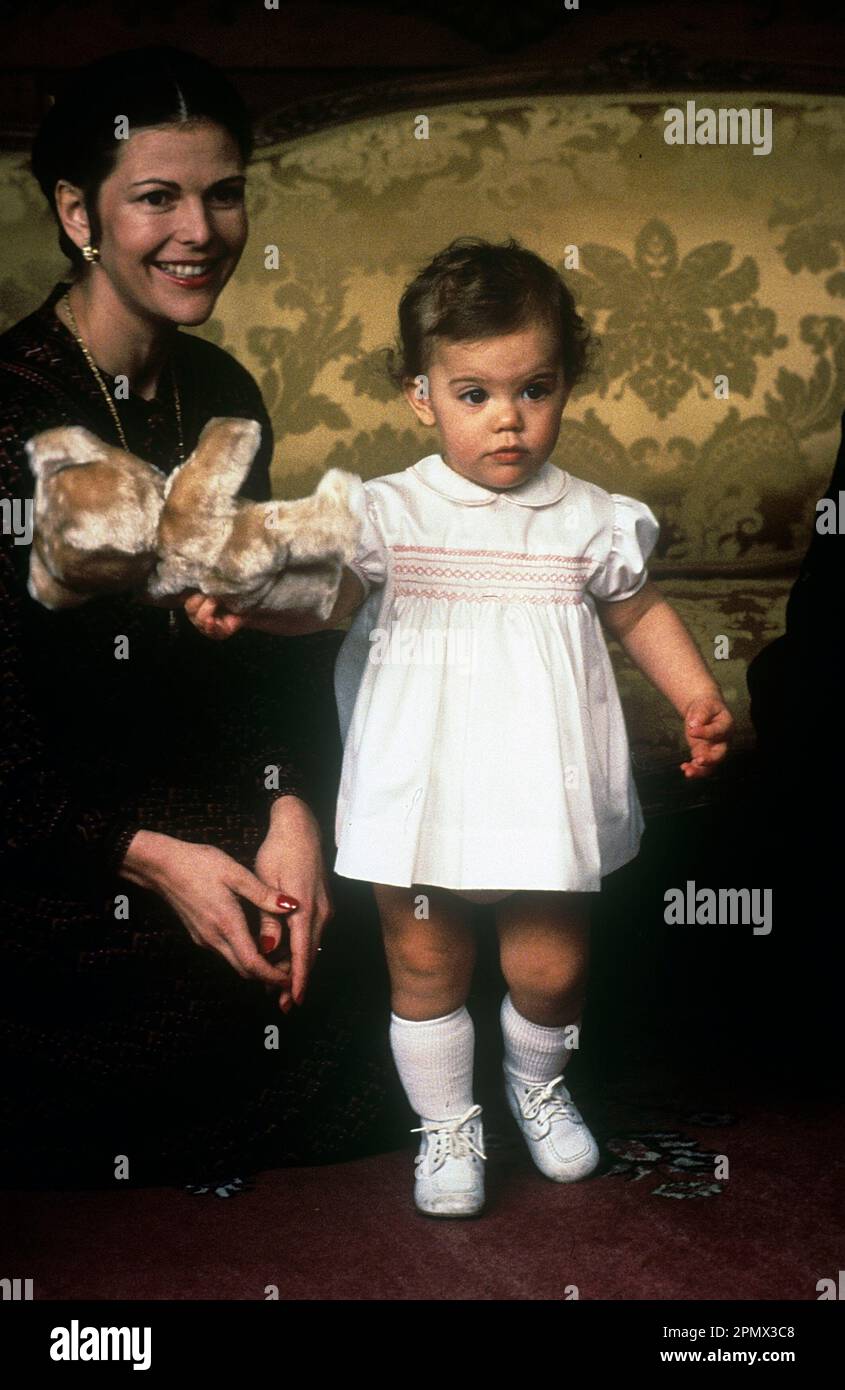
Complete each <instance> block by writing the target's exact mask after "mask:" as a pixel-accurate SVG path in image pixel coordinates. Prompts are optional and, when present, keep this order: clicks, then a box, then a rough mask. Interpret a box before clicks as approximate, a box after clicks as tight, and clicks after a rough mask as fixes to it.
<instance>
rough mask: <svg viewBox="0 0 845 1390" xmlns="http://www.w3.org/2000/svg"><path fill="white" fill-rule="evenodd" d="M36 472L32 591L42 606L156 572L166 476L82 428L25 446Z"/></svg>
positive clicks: (80, 599) (62, 604)
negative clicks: (159, 527)
mask: <svg viewBox="0 0 845 1390" xmlns="http://www.w3.org/2000/svg"><path fill="white" fill-rule="evenodd" d="M26 452H27V455H28V457H29V466H30V468H31V469H32V472H33V473H34V475H35V495H34V499H33V503H34V505H33V535H32V549H31V551H30V557H29V584H28V588H29V592H30V594H31V595H32V597H33V598H34V599H37V600H38V602H39V603H42V604H44V606H45V608H75V607H77V606H78V605H79V604H81V603H86V602H87V601H88V599H90V598H93V597H94V596H95V595H96V594H108V593H116V592H118V591H120V590H121V589H127V588H135V587H138V586H140V585H143V583H144V581H145V580H146V579H147V577H148V576H149V575H150V574H152V572H153V570H154V569H155V566H156V562H157V558H158V552H157V536H158V523H159V518H160V515H161V509H162V505H163V503H164V491H165V486H166V483H167V477H166V475H165V474H164V473H162V472H160V470H159V469H158V468H154V467H153V465H152V464H149V463H145V462H144V460H143V459H139V458H136V457H135V455H134V454H129V453H125V452H124V450H122V449H113V448H112V447H111V446H110V445H108V444H104V443H103V442H102V440H101V439H98V438H97V436H96V435H95V434H92V433H91V431H90V430H86V429H83V428H82V426H59V427H58V428H57V429H52V430H43V431H42V432H41V434H37V435H35V436H34V438H32V439H30V440H29V441H28V443H27V445H26Z"/></svg>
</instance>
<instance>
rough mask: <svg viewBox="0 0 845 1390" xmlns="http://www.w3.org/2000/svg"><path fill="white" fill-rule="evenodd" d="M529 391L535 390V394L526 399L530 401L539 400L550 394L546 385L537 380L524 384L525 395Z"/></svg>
mask: <svg viewBox="0 0 845 1390" xmlns="http://www.w3.org/2000/svg"><path fill="white" fill-rule="evenodd" d="M529 391H533V392H536V394H535V395H529V396H528V399H529V400H530V401H541V400H542V399H543V397H544V396H548V395H549V394H550V393H549V388H548V386H543V385H542V383H541V382H539V381H535V382H532V384H531V385H530V386H526V388H525V392H526V395H527V394H528V392H529Z"/></svg>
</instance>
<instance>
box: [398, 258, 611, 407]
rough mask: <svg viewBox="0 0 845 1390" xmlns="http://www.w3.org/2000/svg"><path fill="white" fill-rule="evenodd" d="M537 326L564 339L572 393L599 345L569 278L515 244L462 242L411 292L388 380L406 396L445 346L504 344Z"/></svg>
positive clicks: (402, 306) (425, 271)
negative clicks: (441, 343) (440, 342)
mask: <svg viewBox="0 0 845 1390" xmlns="http://www.w3.org/2000/svg"><path fill="white" fill-rule="evenodd" d="M534 321H540V322H543V323H546V324H548V325H549V327H550V328H552V330H553V331H554V332H555V334H556V335H557V339H558V343H559V345H560V360H561V365H562V368H563V375H564V380H565V381H566V384H567V386H569V388H570V389H571V388H572V387H573V386H575V385H577V383H578V382H579V381H582V380H583V379H584V377H586V376H587V375H588V373H589V371H590V369H591V366H592V356H593V353H594V352H595V350H596V349H597V347H598V344H597V342H596V339H595V338H594V337H593V335H592V333H591V332H590V329H589V328H588V326H587V324H586V323H585V322H584V320H583V319H582V318H581V317H580V315H579V314H578V313H577V312H576V308H575V300H574V298H573V296H572V293H571V291H570V290H569V289H568V288H567V286H566V284H565V283H564V281H563V279H562V278H561V276H560V275H559V274H558V272H557V271H556V270H555V269H554V267H553V266H550V265H549V264H548V263H547V262H546V261H544V260H543V259H542V258H541V257H540V256H538V255H536V254H535V253H534V252H533V251H527V250H526V249H525V248H524V247H523V246H520V244H519V242H518V241H516V240H514V238H513V237H511V238H509V240H508V241H506V242H502V243H501V244H497V243H495V242H490V241H485V240H484V239H483V238H481V237H469V236H465V237H457V238H456V239H455V240H454V241H451V242H450V243H449V245H448V246H446V247H445V248H444V249H443V250H442V251H438V253H437V255H436V256H435V257H434V258H433V260H431V261H430V262H429V263H428V265H426V266H424V267H423V268H422V270H420V271H419V273H418V274H417V275H416V277H415V278H414V279H413V280H412V281H411V283H410V284H409V285H408V286H407V287H406V289H405V291H404V293H403V295H402V298H401V299H400V301H399V333H398V336H397V340H396V346H395V347H394V348H389V349H388V350H387V353H386V365H387V371H388V374H389V376H390V378H391V380H392V381H393V382H394V384H395V385H396V386H398V387H400V388H401V387H402V386H403V385H404V384H405V383H406V382H408V381H410V380H413V379H414V378H415V377H417V376H422V375H425V373H426V372H427V369H428V365H429V363H430V361H431V356H432V351H433V349H434V347H435V345H436V342H437V339H439V338H440V339H446V340H448V341H451V342H461V341H471V340H473V339H479V338H492V337H498V336H499V335H500V334H504V333H514V332H518V331H519V329H521V328H524V327H525V326H526V325H527V324H529V323H531V322H534Z"/></svg>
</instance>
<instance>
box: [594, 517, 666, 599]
mask: <svg viewBox="0 0 845 1390" xmlns="http://www.w3.org/2000/svg"><path fill="white" fill-rule="evenodd" d="M610 498H611V501H612V502H613V534H612V537H611V542H610V550H609V551H608V555H607V559H606V561H605V563H604V564H603V565H602V566H600V567H599V569H598V570H597V571H596V573H595V574H594V575H593V577H592V579H591V580H590V581H589V583H588V584H587V591H588V593H590V594H592V596H593V598H597V599H602V600H604V601H606V602H614V603H615V602H618V601H620V600H622V599H626V598H633V597H634V594H636V593H639V591H640V589H641V588H642V587H643V585H644V584H645V582H646V580H647V579H648V570H647V569H646V564H647V562H648V559H649V556H650V555H651V552H652V551H653V549H654V547H655V545H656V544H657V538H658V536H659V535H660V522H659V521H658V520H657V517H656V516H655V515H654V512H653V511H652V510H651V508H650V507H647V506H646V504H645V502H639V501H637V499H636V498H635V497H625V496H623V495H622V494H621V493H619V492H612V493H611V494H610Z"/></svg>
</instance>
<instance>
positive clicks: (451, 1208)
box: [411, 1105, 487, 1216]
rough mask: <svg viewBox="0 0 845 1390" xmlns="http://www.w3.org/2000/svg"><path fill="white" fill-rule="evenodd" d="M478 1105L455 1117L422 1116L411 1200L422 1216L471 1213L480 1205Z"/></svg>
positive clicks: (481, 1139) (481, 1143) (481, 1136)
mask: <svg viewBox="0 0 845 1390" xmlns="http://www.w3.org/2000/svg"><path fill="white" fill-rule="evenodd" d="M480 1115H481V1106H480V1105H473V1106H471V1107H470V1109H469V1110H467V1112H466V1114H465V1115H461V1116H460V1117H459V1118H458V1119H455V1120H426V1121H424V1122H423V1123H422V1124H421V1125H420V1126H419V1128H418V1129H412V1130H411V1133H412V1134H422V1136H423V1137H422V1139H421V1141H420V1151H419V1153H418V1154H417V1157H416V1158H415V1159H414V1168H415V1177H414V1203H415V1205H416V1208H417V1211H422V1212H425V1214H426V1216H475V1215H476V1214H477V1213H478V1212H480V1211H481V1208H482V1207H483V1206H484V1164H483V1162H482V1160H483V1159H486V1157H487V1155H486V1154H485V1152H484V1128H483V1125H482V1122H481V1120H480V1119H479V1116H480Z"/></svg>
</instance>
